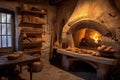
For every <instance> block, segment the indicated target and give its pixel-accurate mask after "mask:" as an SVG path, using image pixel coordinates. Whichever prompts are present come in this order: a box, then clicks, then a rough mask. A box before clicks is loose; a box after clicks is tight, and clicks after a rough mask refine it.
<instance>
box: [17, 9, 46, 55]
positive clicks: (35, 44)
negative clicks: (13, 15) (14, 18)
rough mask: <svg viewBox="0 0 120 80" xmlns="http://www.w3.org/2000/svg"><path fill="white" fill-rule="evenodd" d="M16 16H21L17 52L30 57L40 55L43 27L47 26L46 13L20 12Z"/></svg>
mask: <svg viewBox="0 0 120 80" xmlns="http://www.w3.org/2000/svg"><path fill="white" fill-rule="evenodd" d="M18 14H20V15H21V22H20V24H19V26H20V28H21V31H20V35H19V50H20V51H24V52H25V53H27V54H31V55H36V54H40V55H41V48H42V42H45V41H44V40H43V38H42V34H43V33H44V29H43V27H45V25H46V24H47V20H46V16H47V12H45V11H42V10H41V11H31V10H21V11H18Z"/></svg>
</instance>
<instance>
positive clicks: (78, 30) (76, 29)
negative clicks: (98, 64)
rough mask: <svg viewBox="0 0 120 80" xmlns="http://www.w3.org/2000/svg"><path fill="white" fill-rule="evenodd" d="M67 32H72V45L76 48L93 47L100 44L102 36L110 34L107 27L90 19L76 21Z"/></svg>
mask: <svg viewBox="0 0 120 80" xmlns="http://www.w3.org/2000/svg"><path fill="white" fill-rule="evenodd" d="M67 33H68V34H72V38H73V41H74V46H75V47H77V48H79V47H83V48H93V49H95V48H97V47H98V46H100V45H101V44H102V43H101V42H102V36H107V35H109V36H112V34H111V33H110V31H109V29H108V28H107V27H105V26H104V25H102V24H100V23H98V22H95V21H92V20H82V21H80V22H77V23H76V24H74V25H72V27H71V28H70V29H69V31H68V32H67Z"/></svg>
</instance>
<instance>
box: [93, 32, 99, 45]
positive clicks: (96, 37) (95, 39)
mask: <svg viewBox="0 0 120 80" xmlns="http://www.w3.org/2000/svg"><path fill="white" fill-rule="evenodd" d="M93 39H94V41H95V43H98V40H99V37H98V34H97V33H96V34H95V35H94V37H93Z"/></svg>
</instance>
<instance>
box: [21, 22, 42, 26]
mask: <svg viewBox="0 0 120 80" xmlns="http://www.w3.org/2000/svg"><path fill="white" fill-rule="evenodd" d="M42 25H44V24H37V23H28V22H21V23H20V24H19V26H20V27H43V26H42Z"/></svg>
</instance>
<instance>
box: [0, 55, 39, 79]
mask: <svg viewBox="0 0 120 80" xmlns="http://www.w3.org/2000/svg"><path fill="white" fill-rule="evenodd" d="M38 60H39V59H38V58H37V57H34V56H31V55H27V54H23V55H22V56H21V57H19V58H17V59H15V60H8V59H7V55H5V56H0V69H2V68H9V67H10V66H16V65H30V80H32V63H33V62H35V61H38Z"/></svg>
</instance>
